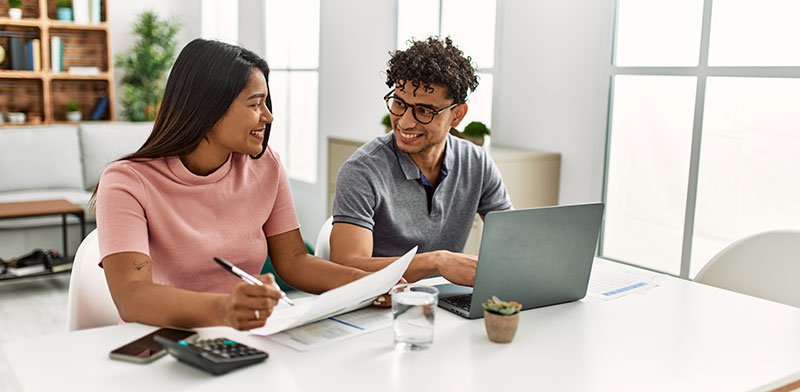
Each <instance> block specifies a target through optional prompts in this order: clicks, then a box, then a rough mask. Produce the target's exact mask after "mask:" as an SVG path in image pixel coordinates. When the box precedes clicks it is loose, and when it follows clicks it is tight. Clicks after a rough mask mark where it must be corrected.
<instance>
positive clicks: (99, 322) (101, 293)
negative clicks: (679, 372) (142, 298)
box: [67, 229, 120, 331]
mask: <svg viewBox="0 0 800 392" xmlns="http://www.w3.org/2000/svg"><path fill="white" fill-rule="evenodd" d="M99 262H100V246H99V243H98V241H97V229H95V230H92V232H91V233H89V235H88V236H86V238H84V239H83V242H81V245H80V246H79V247H78V251H77V252H76V253H75V259H74V261H73V262H72V276H71V277H70V279H69V294H68V296H67V328H68V329H69V330H70V331H75V330H79V329H87V328H96V327H104V326H107V325H115V324H117V322H118V321H119V319H120V318H119V313H118V312H117V307H116V306H115V305H114V301H113V300H112V299H111V292H109V291H108V284H107V283H106V276H105V274H104V273H103V269H102V268H100V266H99V265H97V264H98V263H99Z"/></svg>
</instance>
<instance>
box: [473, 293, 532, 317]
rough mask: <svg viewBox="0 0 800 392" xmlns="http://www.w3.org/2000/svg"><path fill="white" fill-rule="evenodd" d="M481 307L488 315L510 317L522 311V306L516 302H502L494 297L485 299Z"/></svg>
mask: <svg viewBox="0 0 800 392" xmlns="http://www.w3.org/2000/svg"><path fill="white" fill-rule="evenodd" d="M481 306H483V308H484V309H485V310H486V311H487V312H490V313H494V314H499V315H503V316H511V315H513V314H517V313H519V311H520V310H522V304H521V303H519V302H517V301H503V300H501V299H500V298H497V297H495V296H494V295H493V296H492V298H490V299H487V300H486V301H484V302H483V303H482V304H481Z"/></svg>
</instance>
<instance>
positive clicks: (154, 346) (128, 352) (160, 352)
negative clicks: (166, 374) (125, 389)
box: [108, 328, 197, 363]
mask: <svg viewBox="0 0 800 392" xmlns="http://www.w3.org/2000/svg"><path fill="white" fill-rule="evenodd" d="M156 335H158V336H162V337H164V338H166V339H169V340H172V341H175V342H177V341H179V340H184V339H189V340H191V339H192V338H196V337H197V332H195V331H192V330H189V329H179V328H160V329H157V330H155V331H153V332H151V333H149V334H147V335H145V336H142V337H141V338H139V339H136V340H134V341H132V342H130V343H128V344H126V345H124V346H122V347H118V348H116V349H114V350H113V351H111V352H110V353H109V354H108V356H109V357H111V358H112V359H119V360H122V361H129V362H136V363H149V362H153V361H155V360H156V359H158V358H161V357H163V356H164V355H165V354H166V353H167V352H166V351H165V350H164V346H162V345H161V344H160V343H158V342H156V341H155V340H154V339H153V338H154V337H155V336H156Z"/></svg>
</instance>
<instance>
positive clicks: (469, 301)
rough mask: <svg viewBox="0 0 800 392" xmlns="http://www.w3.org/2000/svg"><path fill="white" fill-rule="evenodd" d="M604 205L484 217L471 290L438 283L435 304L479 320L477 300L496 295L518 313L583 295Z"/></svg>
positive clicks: (570, 206) (512, 212) (552, 208)
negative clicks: (518, 309)
mask: <svg viewBox="0 0 800 392" xmlns="http://www.w3.org/2000/svg"><path fill="white" fill-rule="evenodd" d="M603 207H604V206H603V203H592V204H579V205H563V206H553V207H542V208H529V209H522V210H509V211H499V212H490V213H488V214H486V217H485V222H484V227H483V238H482V240H481V248H480V253H479V255H478V269H477V272H476V276H475V287H474V289H473V288H472V287H465V286H458V285H454V284H445V285H439V286H437V288H438V289H439V306H440V307H441V308H444V309H446V310H449V311H451V312H453V313H456V314H458V315H460V316H462V317H466V318H469V319H476V318H481V317H483V308H482V307H481V302H483V301H485V300H487V299H489V298H491V297H492V296H497V297H498V298H500V299H502V300H507V301H508V300H514V301H517V302H519V303H521V304H522V306H523V307H522V309H523V310H525V309H532V308H538V307H542V306H548V305H555V304H560V303H565V302H570V301H575V300H579V299H581V298H583V297H584V296H586V287H587V286H588V284H589V274H590V272H591V270H592V261H593V260H594V255H595V250H596V248H597V239H598V236H599V233H600V224H601V222H602V219H603Z"/></svg>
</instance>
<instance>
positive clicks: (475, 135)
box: [461, 121, 490, 146]
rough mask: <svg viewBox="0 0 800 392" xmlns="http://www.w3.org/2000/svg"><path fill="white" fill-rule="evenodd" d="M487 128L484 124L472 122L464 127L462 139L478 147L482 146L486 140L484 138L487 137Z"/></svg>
mask: <svg viewBox="0 0 800 392" xmlns="http://www.w3.org/2000/svg"><path fill="white" fill-rule="evenodd" d="M489 134H490V132H489V128H488V127H487V126H486V124H484V123H482V122H480V121H473V122H471V123H469V124H467V126H466V127H464V131H463V132H461V136H462V137H463V138H464V139H467V140H469V141H471V142H473V143H475V144H476V145H478V146H482V145H483V144H484V142H485V140H486V136H489Z"/></svg>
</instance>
